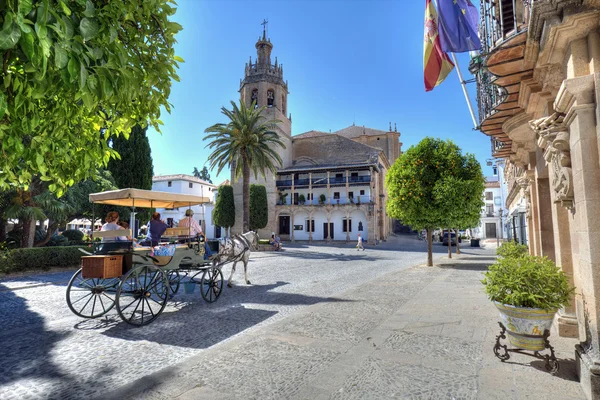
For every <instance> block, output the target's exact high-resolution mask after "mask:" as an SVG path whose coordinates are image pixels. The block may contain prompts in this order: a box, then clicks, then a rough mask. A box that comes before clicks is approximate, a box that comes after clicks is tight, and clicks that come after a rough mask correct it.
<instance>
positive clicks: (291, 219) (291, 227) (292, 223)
mask: <svg viewBox="0 0 600 400" xmlns="http://www.w3.org/2000/svg"><path fill="white" fill-rule="evenodd" d="M290 214H291V216H290V221H291V222H290V224H291V226H290V230H291V231H292V238H291V240H292V243H294V242H295V241H296V240H295V239H294V214H295V212H294V211H292V212H291V213H290Z"/></svg>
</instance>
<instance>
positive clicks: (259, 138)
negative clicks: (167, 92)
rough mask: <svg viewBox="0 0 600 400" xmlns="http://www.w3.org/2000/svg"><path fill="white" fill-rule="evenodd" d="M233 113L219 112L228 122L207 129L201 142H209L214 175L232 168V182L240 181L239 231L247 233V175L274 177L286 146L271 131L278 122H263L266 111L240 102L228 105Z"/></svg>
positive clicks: (248, 202) (248, 183)
mask: <svg viewBox="0 0 600 400" xmlns="http://www.w3.org/2000/svg"><path fill="white" fill-rule="evenodd" d="M231 106H232V110H228V109H226V108H225V107H223V108H221V113H222V114H223V115H225V116H226V117H227V118H228V119H229V122H228V123H226V124H222V123H220V124H215V125H213V126H211V127H208V128H206V130H205V132H206V133H210V135H207V136H206V137H205V138H204V140H211V142H210V143H209V144H208V145H207V147H208V148H210V149H212V150H213V151H212V153H211V154H210V155H209V156H208V161H209V162H210V168H211V169H213V170H214V169H215V168H217V175H218V174H219V173H220V172H221V170H222V169H223V168H225V167H229V168H232V170H233V173H234V177H235V179H238V178H239V177H240V176H241V177H242V199H243V207H242V209H243V223H242V230H243V231H244V232H247V231H248V230H249V219H250V171H252V172H253V173H254V176H255V177H257V176H258V175H259V174H260V175H261V176H263V177H264V176H265V171H266V170H270V171H271V172H273V173H275V172H276V169H277V167H279V166H281V163H282V161H281V157H279V154H277V148H278V147H282V148H285V144H284V143H283V142H282V141H281V139H280V138H279V135H278V134H277V132H275V131H274V130H273V129H274V128H275V125H276V124H277V123H278V122H279V121H278V120H266V118H265V117H263V116H262V115H261V113H262V111H263V110H264V109H265V107H260V108H255V103H254V102H252V104H251V105H250V107H246V104H245V103H244V102H243V101H242V100H240V104H239V106H238V105H237V104H236V103H234V102H233V101H232V102H231Z"/></svg>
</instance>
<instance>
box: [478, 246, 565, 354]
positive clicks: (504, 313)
mask: <svg viewBox="0 0 600 400" xmlns="http://www.w3.org/2000/svg"><path fill="white" fill-rule="evenodd" d="M517 246H522V245H516V244H509V243H507V244H504V245H503V246H502V247H500V248H499V249H498V254H499V255H500V258H499V259H498V261H497V262H496V263H495V264H493V265H491V266H490V267H489V269H488V272H486V274H485V279H484V280H483V281H482V283H483V284H484V285H485V291H486V294H487V295H488V297H489V298H490V300H492V301H493V302H494V304H495V306H496V308H498V310H499V311H500V319H501V322H502V324H503V325H504V326H505V327H506V330H507V332H508V339H509V341H510V343H511V344H512V345H513V346H515V347H517V348H520V349H526V350H535V351H538V350H543V349H544V337H543V335H544V331H545V330H546V329H550V326H551V325H552V321H553V320H554V315H555V314H556V312H557V311H558V309H560V308H561V307H564V306H566V305H568V304H569V299H570V298H571V296H572V294H573V292H574V290H575V288H573V287H572V286H571V285H570V284H569V279H568V277H567V276H566V275H565V274H564V272H563V271H562V270H561V269H560V268H558V267H557V266H556V265H555V264H554V262H553V261H552V260H550V259H548V258H546V257H535V256H530V255H528V254H523V247H517ZM502 248H504V249H503V250H500V249H502ZM526 249H527V247H525V250H526Z"/></svg>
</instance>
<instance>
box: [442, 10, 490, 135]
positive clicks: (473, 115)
mask: <svg viewBox="0 0 600 400" xmlns="http://www.w3.org/2000/svg"><path fill="white" fill-rule="evenodd" d="M433 4H434V5H435V8H436V9H439V8H438V4H437V0H433ZM450 54H451V55H452V61H454V66H455V67H456V73H457V74H458V81H459V82H460V84H461V86H462V90H463V93H464V94H465V100H466V101H467V107H468V108H469V113H471V119H472V120H473V125H474V126H475V129H477V128H478V127H479V126H478V125H477V119H476V118H475V113H474V112H473V105H472V104H471V99H470V98H469V94H468V93H467V83H466V82H465V80H464V79H463V76H462V73H461V72H460V66H459V65H458V60H457V59H456V55H455V54H454V53H450Z"/></svg>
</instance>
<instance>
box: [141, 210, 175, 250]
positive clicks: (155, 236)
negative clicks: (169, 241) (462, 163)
mask: <svg viewBox="0 0 600 400" xmlns="http://www.w3.org/2000/svg"><path fill="white" fill-rule="evenodd" d="M168 227H169V226H168V225H167V224H166V223H165V221H163V220H162V219H160V213H157V212H155V213H153V214H152V219H151V220H150V222H148V235H147V236H146V238H145V239H144V240H143V241H141V242H140V245H142V246H152V247H154V246H158V243H159V242H160V238H161V236H162V234H163V233H165V231H166V230H167V228H168Z"/></svg>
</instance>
